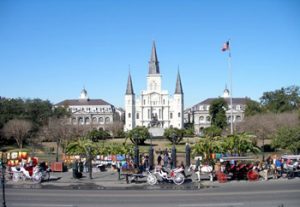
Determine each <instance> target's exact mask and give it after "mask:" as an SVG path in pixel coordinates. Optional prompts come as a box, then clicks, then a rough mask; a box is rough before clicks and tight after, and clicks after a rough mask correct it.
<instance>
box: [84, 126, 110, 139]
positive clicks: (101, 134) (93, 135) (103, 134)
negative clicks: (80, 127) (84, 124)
mask: <svg viewBox="0 0 300 207" xmlns="http://www.w3.org/2000/svg"><path fill="white" fill-rule="evenodd" d="M109 137H110V134H109V133H108V132H107V131H104V130H103V129H99V130H97V129H94V130H92V131H90V132H89V133H88V134H87V138H88V139H90V140H92V141H93V142H98V141H99V140H105V139H107V138H109Z"/></svg>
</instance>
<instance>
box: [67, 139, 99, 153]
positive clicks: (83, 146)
mask: <svg viewBox="0 0 300 207" xmlns="http://www.w3.org/2000/svg"><path fill="white" fill-rule="evenodd" d="M89 152H91V154H92V155H95V154H97V148H96V145H95V144H94V143H93V141H92V140H90V139H88V138H86V137H80V138H78V139H77V140H74V141H72V142H70V143H69V144H68V145H67V147H66V153H67V154H68V155H81V156H86V157H88V155H89Z"/></svg>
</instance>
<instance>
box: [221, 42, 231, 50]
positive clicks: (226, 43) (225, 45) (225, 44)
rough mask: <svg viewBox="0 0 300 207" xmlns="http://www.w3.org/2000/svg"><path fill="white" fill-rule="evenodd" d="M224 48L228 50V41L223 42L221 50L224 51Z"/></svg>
mask: <svg viewBox="0 0 300 207" xmlns="http://www.w3.org/2000/svg"><path fill="white" fill-rule="evenodd" d="M226 50H229V41H227V42H225V43H224V45H223V47H222V51H223V52H225V51H226Z"/></svg>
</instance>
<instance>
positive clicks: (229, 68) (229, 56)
mask: <svg viewBox="0 0 300 207" xmlns="http://www.w3.org/2000/svg"><path fill="white" fill-rule="evenodd" d="M228 42H229V40H228ZM228 70H229V81H230V93H229V94H230V106H231V107H230V134H233V111H232V110H233V105H232V67H231V47H230V46H229V48H228Z"/></svg>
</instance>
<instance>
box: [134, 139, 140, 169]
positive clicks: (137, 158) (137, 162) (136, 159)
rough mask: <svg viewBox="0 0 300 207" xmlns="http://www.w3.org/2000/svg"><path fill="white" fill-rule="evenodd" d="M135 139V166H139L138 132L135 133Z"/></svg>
mask: <svg viewBox="0 0 300 207" xmlns="http://www.w3.org/2000/svg"><path fill="white" fill-rule="evenodd" d="M133 139H134V142H135V147H134V167H136V168H138V167H139V146H138V144H137V140H138V137H137V135H136V134H133Z"/></svg>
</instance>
